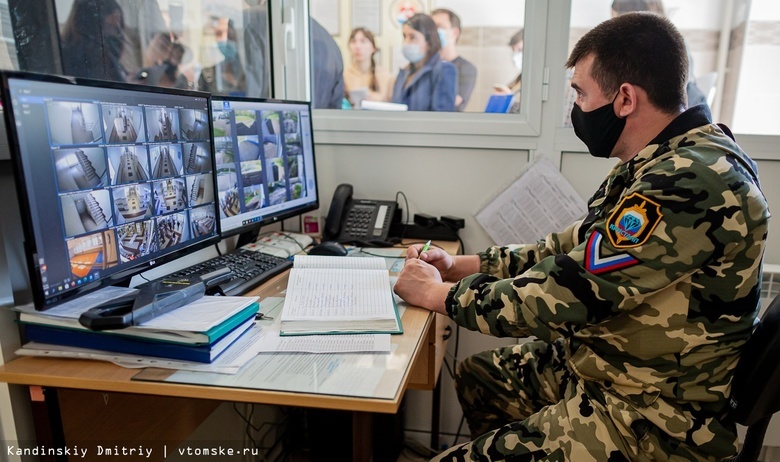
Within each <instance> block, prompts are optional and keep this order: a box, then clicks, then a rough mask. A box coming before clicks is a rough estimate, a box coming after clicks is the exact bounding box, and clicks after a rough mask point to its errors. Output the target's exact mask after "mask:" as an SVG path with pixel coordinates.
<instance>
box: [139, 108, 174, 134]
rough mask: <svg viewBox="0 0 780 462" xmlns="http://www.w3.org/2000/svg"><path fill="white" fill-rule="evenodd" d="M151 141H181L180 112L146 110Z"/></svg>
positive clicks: (162, 109)
mask: <svg viewBox="0 0 780 462" xmlns="http://www.w3.org/2000/svg"><path fill="white" fill-rule="evenodd" d="M146 128H147V132H148V133H149V141H178V140H179V111H177V110H176V109H168V108H149V107H148V108H146Z"/></svg>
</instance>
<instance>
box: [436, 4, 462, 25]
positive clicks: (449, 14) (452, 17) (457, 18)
mask: <svg viewBox="0 0 780 462" xmlns="http://www.w3.org/2000/svg"><path fill="white" fill-rule="evenodd" d="M434 14H446V15H447V17H448V18H450V26H452V28H453V29H458V30H460V16H458V15H457V14H455V12H454V11H452V10H448V9H447V8H436V9H435V10H433V11H431V16H433V15H434Z"/></svg>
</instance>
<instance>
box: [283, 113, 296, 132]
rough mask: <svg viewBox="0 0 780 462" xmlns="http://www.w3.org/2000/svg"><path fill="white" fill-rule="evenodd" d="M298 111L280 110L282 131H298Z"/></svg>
mask: <svg viewBox="0 0 780 462" xmlns="http://www.w3.org/2000/svg"><path fill="white" fill-rule="evenodd" d="M298 117H299V116H298V113H297V112H295V111H284V112H282V128H284V133H299V132H300V130H299V129H298V127H300V124H299V123H298Z"/></svg>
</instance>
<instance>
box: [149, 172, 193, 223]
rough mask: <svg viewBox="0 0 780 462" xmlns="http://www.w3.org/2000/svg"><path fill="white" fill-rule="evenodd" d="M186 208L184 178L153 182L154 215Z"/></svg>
mask: <svg viewBox="0 0 780 462" xmlns="http://www.w3.org/2000/svg"><path fill="white" fill-rule="evenodd" d="M185 208H187V185H186V183H185V181H184V178H169V179H167V180H162V181H155V182H154V210H155V213H154V214H155V215H165V214H166V213H171V212H175V211H177V210H184V209H185Z"/></svg>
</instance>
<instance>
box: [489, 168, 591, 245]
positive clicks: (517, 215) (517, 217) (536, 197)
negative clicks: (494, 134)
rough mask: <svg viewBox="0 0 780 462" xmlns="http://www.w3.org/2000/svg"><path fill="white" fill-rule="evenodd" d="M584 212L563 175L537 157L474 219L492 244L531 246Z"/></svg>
mask: <svg viewBox="0 0 780 462" xmlns="http://www.w3.org/2000/svg"><path fill="white" fill-rule="evenodd" d="M586 212H587V203H586V202H585V200H583V199H582V197H580V195H579V194H577V191H575V190H574V188H573V187H572V185H571V184H570V183H569V182H568V181H567V180H566V178H565V177H564V176H563V174H561V172H560V171H559V170H558V169H557V168H556V167H555V165H553V163H552V162H550V161H549V160H547V159H545V158H540V159H537V160H535V161H534V162H532V163H531V164H529V165H528V166H527V167H526V168H525V169H524V170H523V172H522V173H521V174H520V177H519V178H518V179H517V180H515V181H514V182H513V183H512V184H511V185H510V186H509V187H508V188H506V189H505V190H504V191H503V192H502V193H500V194H499V195H498V196H497V197H496V198H494V199H493V200H492V201H490V203H488V204H487V205H486V206H485V207H484V208H483V209H482V210H480V211H479V212H477V214H476V215H475V218H476V220H477V222H478V223H479V224H480V225H481V226H482V228H484V229H485V232H487V233H488V235H489V236H490V237H491V238H492V239H493V241H494V242H495V243H496V244H533V243H535V242H536V241H538V240H539V239H543V238H544V237H545V236H547V235H548V234H550V233H552V232H556V231H561V230H563V229H564V228H565V227H567V226H569V225H570V224H571V223H572V222H574V221H575V220H578V219H580V218H582V217H583V216H584V215H585V213H586Z"/></svg>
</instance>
